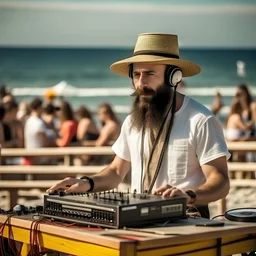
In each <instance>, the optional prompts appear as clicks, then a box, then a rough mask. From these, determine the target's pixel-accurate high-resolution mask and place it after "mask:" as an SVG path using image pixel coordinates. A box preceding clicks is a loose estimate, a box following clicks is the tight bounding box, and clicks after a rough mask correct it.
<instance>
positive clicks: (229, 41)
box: [0, 0, 256, 48]
mask: <svg viewBox="0 0 256 256" xmlns="http://www.w3.org/2000/svg"><path fill="white" fill-rule="evenodd" d="M255 25H256V1H253V0H244V1H238V0H230V1H228V0H222V1H221V0H215V1H210V0H194V1H192V0H182V1H181V0H157V1H156V0H154V1H153V0H151V1H150V0H147V1H146V0H130V1H118V0H116V1H114V0H112V1H108V0H105V1H95V0H94V1H93V0H91V1H89V0H87V1H82V0H80V1H71V0H69V1H63V0H52V1H40V0H37V1H35V0H34V1H12V0H9V1H3V0H0V35H1V36H0V46H55V47H58V46H60V47H87V46H93V47H119V46H120V47H131V46H133V45H134V42H135V40H136V38H137V35H138V34H139V33H143V32H163V33H174V34H178V36H179V40H180V45H181V46H182V47H199V48H201V47H205V48H209V47H242V48H248V47H250V48H251V47H253V48H255V47H256V33H255Z"/></svg>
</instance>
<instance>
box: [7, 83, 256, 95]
mask: <svg viewBox="0 0 256 256" xmlns="http://www.w3.org/2000/svg"><path fill="white" fill-rule="evenodd" d="M49 89H50V88H34V87H26V88H13V89H12V93H13V94H14V95H15V96H41V95H44V94H45V92H46V91H47V90H49ZM51 89H54V90H56V93H57V94H58V95H59V96H66V97H98V96H129V95H131V93H132V91H133V90H132V89H131V88H121V87H119V88H78V87H74V86H70V85H67V86H66V87H65V88H59V87H52V88H51ZM235 91H236V88H235V87H222V86H221V87H218V86H216V87H211V88H209V87H192V88H186V89H185V92H184V93H185V94H187V95H189V96H214V95H216V93H217V92H220V93H221V94H222V95H223V96H230V97H232V96H234V94H235ZM251 92H252V94H253V95H256V88H251Z"/></svg>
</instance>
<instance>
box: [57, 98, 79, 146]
mask: <svg viewBox="0 0 256 256" xmlns="http://www.w3.org/2000/svg"><path fill="white" fill-rule="evenodd" d="M58 117H59V120H60V131H59V138H57V139H56V145H57V146H58V147H68V146H75V145H79V144H78V140H77V137H76V134H77V126H78V124H77V122H76V121H75V118H74V114H73V110H72V107H71V106H70V104H69V103H68V102H67V101H64V100H63V101H62V102H61V104H60V110H59V111H58Z"/></svg>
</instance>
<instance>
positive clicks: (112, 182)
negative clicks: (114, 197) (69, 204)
mask: <svg viewBox="0 0 256 256" xmlns="http://www.w3.org/2000/svg"><path fill="white" fill-rule="evenodd" d="M130 168H131V163H130V162H128V161H125V160H123V159H121V158H120V157H118V156H116V157H115V158H114V160H113V161H112V163H111V164H110V165H109V166H107V167H106V168H105V169H104V170H102V171H101V172H100V173H98V174H95V175H93V176H91V177H90V178H92V179H93V181H94V189H93V192H98V191H105V190H110V189H113V188H116V187H117V186H118V184H119V183H121V182H122V180H123V179H124V177H125V176H126V174H127V173H128V172H129V171H130ZM58 189H65V190H66V191H67V192H86V191H88V190H89V189H90V184H89V182H88V181H87V180H81V179H76V178H65V179H64V180H61V181H60V182H58V183H57V184H55V185H54V186H52V187H51V188H49V189H48V190H47V191H46V192H53V191H55V190H58Z"/></svg>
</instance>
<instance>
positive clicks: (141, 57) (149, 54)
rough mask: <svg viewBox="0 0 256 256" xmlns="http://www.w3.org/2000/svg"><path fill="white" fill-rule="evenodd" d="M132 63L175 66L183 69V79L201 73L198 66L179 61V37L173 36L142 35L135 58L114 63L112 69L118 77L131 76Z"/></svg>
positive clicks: (139, 37) (136, 47) (136, 46)
mask: <svg viewBox="0 0 256 256" xmlns="http://www.w3.org/2000/svg"><path fill="white" fill-rule="evenodd" d="M132 63H152V64H165V65H174V66H177V67H179V68H180V69H181V71H182V76H183V77H188V76H193V75H196V74H198V73H199V72H200V71H201V69H200V67H199V66H198V65H197V64H195V63H193V62H190V61H187V60H182V59H179V45H178V36H177V35H171V34H160V33H144V34H140V35H139V36H138V39H137V42H136V45H135V48H134V52H133V56H132V57H130V58H127V59H124V60H120V61H117V62H115V63H113V64H112V65H111V66H110V69H111V70H112V71H113V72H114V73H116V74H118V75H122V76H129V65H130V64H132Z"/></svg>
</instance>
